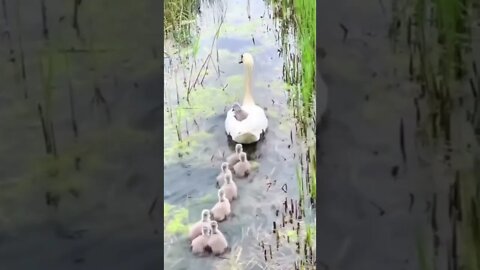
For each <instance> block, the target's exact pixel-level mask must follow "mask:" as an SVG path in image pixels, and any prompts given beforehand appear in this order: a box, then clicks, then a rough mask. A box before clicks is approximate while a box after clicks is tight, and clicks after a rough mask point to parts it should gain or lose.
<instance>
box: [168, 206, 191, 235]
mask: <svg viewBox="0 0 480 270" xmlns="http://www.w3.org/2000/svg"><path fill="white" fill-rule="evenodd" d="M163 220H164V230H163V232H164V235H165V236H166V238H167V237H171V236H174V235H182V234H186V233H188V228H189V227H188V226H189V224H188V223H187V222H188V209H186V208H182V207H178V206H174V205H171V204H168V203H166V202H164V203H163Z"/></svg>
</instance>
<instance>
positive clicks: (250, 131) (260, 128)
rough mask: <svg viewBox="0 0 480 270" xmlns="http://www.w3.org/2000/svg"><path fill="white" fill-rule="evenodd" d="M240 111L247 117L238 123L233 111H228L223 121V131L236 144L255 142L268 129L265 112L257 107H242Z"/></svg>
mask: <svg viewBox="0 0 480 270" xmlns="http://www.w3.org/2000/svg"><path fill="white" fill-rule="evenodd" d="M242 110H244V111H246V112H247V113H248V117H247V118H246V119H244V120H243V121H238V120H237V119H236V118H235V113H234V111H233V109H230V110H228V112H227V118H226V119H225V131H226V132H227V134H228V135H230V136H231V137H232V140H233V141H235V142H237V143H242V144H249V143H254V142H257V141H258V140H260V136H261V135H262V133H264V132H265V131H266V130H267V127H268V119H267V116H266V115H265V111H264V110H263V109H262V108H261V107H260V106H258V105H246V106H242Z"/></svg>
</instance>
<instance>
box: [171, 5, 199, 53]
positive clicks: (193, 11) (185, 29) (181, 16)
mask: <svg viewBox="0 0 480 270" xmlns="http://www.w3.org/2000/svg"><path fill="white" fill-rule="evenodd" d="M199 5H200V1H198V0H166V1H165V2H164V9H163V10H164V12H165V13H164V20H163V21H164V28H163V29H164V30H163V31H164V35H165V37H167V36H173V38H174V39H175V40H176V41H177V42H178V43H179V44H182V45H190V44H191V42H192V40H194V39H192V33H193V30H194V27H195V23H196V18H197V14H198V10H199Z"/></svg>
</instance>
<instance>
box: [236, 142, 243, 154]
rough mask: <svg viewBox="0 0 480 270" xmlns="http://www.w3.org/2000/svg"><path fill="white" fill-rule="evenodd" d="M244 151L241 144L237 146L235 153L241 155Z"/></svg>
mask: <svg viewBox="0 0 480 270" xmlns="http://www.w3.org/2000/svg"><path fill="white" fill-rule="evenodd" d="M242 151H243V146H242V145H241V144H237V145H235V153H237V154H240V153H241V152H242Z"/></svg>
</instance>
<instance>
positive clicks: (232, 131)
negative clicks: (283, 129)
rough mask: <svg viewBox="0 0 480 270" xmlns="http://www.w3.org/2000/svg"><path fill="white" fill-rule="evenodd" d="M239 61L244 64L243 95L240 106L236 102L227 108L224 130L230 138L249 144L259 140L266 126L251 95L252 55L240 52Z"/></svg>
mask: <svg viewBox="0 0 480 270" xmlns="http://www.w3.org/2000/svg"><path fill="white" fill-rule="evenodd" d="M240 63H243V64H244V65H245V95H244V97H243V104H242V106H241V107H240V106H239V104H236V105H234V106H233V108H231V109H230V110H228V112H227V118H226V119H225V131H226V132H227V134H228V135H230V136H231V137H232V140H233V141H235V142H237V143H241V144H251V143H255V142H257V141H259V140H260V138H261V136H262V135H263V134H264V133H265V131H266V130H267V127H268V119H267V116H266V115H265V111H264V110H263V109H262V108H261V107H260V106H258V105H256V104H255V101H254V100H253V96H252V73H253V57H252V55H251V54H249V53H244V54H242V58H241V60H240Z"/></svg>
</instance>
